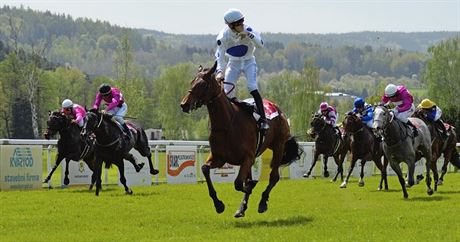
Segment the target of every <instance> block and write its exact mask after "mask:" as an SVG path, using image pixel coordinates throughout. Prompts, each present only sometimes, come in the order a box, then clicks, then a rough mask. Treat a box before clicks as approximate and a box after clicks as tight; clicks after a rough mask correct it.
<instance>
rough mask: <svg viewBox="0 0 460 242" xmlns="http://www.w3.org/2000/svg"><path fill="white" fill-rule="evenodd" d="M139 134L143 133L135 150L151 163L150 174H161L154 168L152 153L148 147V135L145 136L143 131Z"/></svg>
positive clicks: (137, 141)
mask: <svg viewBox="0 0 460 242" xmlns="http://www.w3.org/2000/svg"><path fill="white" fill-rule="evenodd" d="M138 132H143V133H141V136H142V138H139V139H137V140H136V145H135V146H134V149H136V150H137V151H139V153H140V154H141V155H142V156H144V157H147V160H148V161H149V169H150V174H152V175H156V174H158V173H159V171H158V170H157V169H155V167H154V166H153V163H152V153H151V152H150V147H149V145H148V140H147V135H146V134H145V132H144V131H143V130H138ZM144 139H145V141H144Z"/></svg>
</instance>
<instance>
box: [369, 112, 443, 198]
mask: <svg viewBox="0 0 460 242" xmlns="http://www.w3.org/2000/svg"><path fill="white" fill-rule="evenodd" d="M410 122H412V123H413V124H415V126H416V127H418V128H417V129H418V136H417V137H412V136H411V135H412V134H411V132H410V131H409V128H407V127H406V125H405V124H404V123H403V122H401V121H400V120H398V119H395V116H394V114H393V112H391V111H390V110H388V109H387V108H386V107H384V106H376V107H375V111H374V129H375V130H376V132H379V133H381V134H382V136H383V138H384V141H383V151H384V152H385V156H386V157H387V158H388V159H389V161H390V166H391V168H392V169H393V170H394V171H395V172H396V174H397V175H398V179H399V183H400V184H401V187H402V191H403V194H404V198H408V197H409V194H408V193H407V190H406V184H405V181H404V177H403V174H402V171H401V167H400V166H399V164H400V163H401V162H403V161H404V162H406V163H407V166H408V174H407V176H408V184H407V185H408V186H409V187H410V186H412V185H414V169H415V161H416V160H415V159H416V152H421V153H422V154H423V156H424V157H425V159H426V186H427V193H428V195H432V194H433V189H431V187H430V186H431V177H430V166H431V162H432V161H431V135H430V131H429V130H428V127H427V126H426V124H425V123H424V122H423V121H422V120H421V119H418V118H410ZM433 173H434V179H435V180H437V179H438V177H437V176H438V173H437V172H436V171H434V172H433ZM436 187H437V185H436V183H435V189H436Z"/></svg>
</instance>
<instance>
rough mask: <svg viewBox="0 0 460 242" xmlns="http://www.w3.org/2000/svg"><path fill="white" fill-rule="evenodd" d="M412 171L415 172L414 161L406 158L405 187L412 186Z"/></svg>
mask: <svg viewBox="0 0 460 242" xmlns="http://www.w3.org/2000/svg"><path fill="white" fill-rule="evenodd" d="M414 173H415V161H414V160H412V159H410V158H408V160H407V183H406V186H407V187H412V186H413V185H414V184H415V182H414Z"/></svg>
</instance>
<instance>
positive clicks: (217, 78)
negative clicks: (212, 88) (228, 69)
mask: <svg viewBox="0 0 460 242" xmlns="http://www.w3.org/2000/svg"><path fill="white" fill-rule="evenodd" d="M216 80H217V81H220V82H221V81H224V73H223V72H221V71H220V72H218V73H217V75H216Z"/></svg>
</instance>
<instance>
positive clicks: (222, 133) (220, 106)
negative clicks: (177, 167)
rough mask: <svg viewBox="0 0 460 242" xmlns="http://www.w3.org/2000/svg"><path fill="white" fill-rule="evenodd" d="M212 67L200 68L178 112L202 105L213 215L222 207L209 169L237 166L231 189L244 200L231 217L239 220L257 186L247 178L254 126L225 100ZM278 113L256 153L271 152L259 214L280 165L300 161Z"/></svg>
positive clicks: (205, 171)
mask: <svg viewBox="0 0 460 242" xmlns="http://www.w3.org/2000/svg"><path fill="white" fill-rule="evenodd" d="M216 65H217V63H214V66H213V67H212V68H211V69H202V68H201V67H200V69H199V70H198V74H197V76H196V77H195V78H194V79H193V80H192V82H191V85H192V87H191V88H190V90H189V91H188V93H187V94H186V95H185V96H184V97H183V99H182V102H181V108H182V111H184V112H186V113H189V112H190V111H192V110H194V109H197V108H199V107H201V106H202V105H206V107H207V109H208V113H209V119H210V121H211V134H210V136H209V144H210V146H211V152H210V154H209V156H208V158H207V160H206V164H204V165H203V166H202V167H201V170H202V172H203V174H204V176H205V178H206V184H207V186H208V191H209V196H210V197H211V198H212V200H213V202H214V207H215V209H216V212H217V213H222V212H223V211H224V210H225V205H224V203H223V202H222V201H221V200H219V198H218V197H217V193H216V191H215V189H214V187H213V184H212V181H211V178H210V175H209V172H210V169H214V168H219V167H222V166H223V165H224V164H225V163H229V164H232V165H237V166H240V170H239V173H238V176H237V178H236V179H235V182H234V185H235V189H236V190H237V191H241V192H243V193H244V198H243V201H242V202H241V205H240V208H239V209H238V211H237V212H236V213H235V217H243V216H244V213H245V211H246V209H247V203H248V200H249V196H250V194H251V192H252V189H253V188H254V187H255V185H256V184H257V181H254V180H252V174H251V166H252V165H253V164H254V160H255V158H256V149H257V147H256V146H257V137H258V131H257V124H256V121H255V120H254V118H253V116H252V114H251V113H250V112H248V111H246V110H244V109H243V108H242V107H240V106H238V105H236V104H235V103H233V102H231V101H230V100H229V99H228V98H227V96H226V95H225V93H224V89H223V83H222V82H219V81H217V80H216V78H215V74H214V72H215V70H216ZM277 109H278V108H277ZM278 112H279V113H280V115H279V116H277V117H275V118H273V119H272V120H270V121H269V122H270V123H269V124H270V129H269V130H268V132H267V134H266V136H265V139H264V142H263V143H262V144H261V147H260V152H259V154H261V153H262V152H263V151H264V150H265V149H267V148H269V149H271V150H272V151H273V158H272V161H271V163H270V167H271V172H270V181H269V184H268V186H267V188H266V189H265V191H264V192H263V193H262V198H261V200H260V202H259V209H258V212H259V213H263V212H265V211H266V210H267V209H268V206H267V202H268V198H269V194H270V191H271V190H272V189H273V187H274V186H275V185H276V183H277V182H278V181H279V179H280V174H279V170H278V168H279V167H280V166H282V165H289V164H290V163H291V162H293V161H295V160H296V159H298V158H299V157H300V154H299V152H300V150H299V146H298V144H297V142H296V141H295V139H294V138H293V137H292V136H291V135H290V133H289V125H288V122H287V119H286V118H285V116H284V114H282V113H281V111H280V110H279V109H278Z"/></svg>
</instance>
